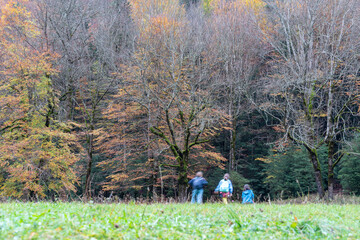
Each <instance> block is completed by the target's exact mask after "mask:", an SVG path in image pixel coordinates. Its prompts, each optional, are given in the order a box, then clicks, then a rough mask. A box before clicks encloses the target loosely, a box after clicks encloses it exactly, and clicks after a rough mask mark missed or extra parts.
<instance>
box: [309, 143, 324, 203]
mask: <svg viewBox="0 0 360 240" xmlns="http://www.w3.org/2000/svg"><path fill="white" fill-rule="evenodd" d="M308 151H309V155H310V159H311V163H312V165H313V167H314V174H315V182H316V187H317V192H318V194H319V197H320V198H323V197H324V195H325V192H324V185H323V182H322V176H321V167H320V162H319V158H318V155H317V152H316V150H309V149H308Z"/></svg>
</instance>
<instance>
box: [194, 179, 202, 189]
mask: <svg viewBox="0 0 360 240" xmlns="http://www.w3.org/2000/svg"><path fill="white" fill-rule="evenodd" d="M192 187H193V188H194V189H201V188H203V178H200V177H199V178H195V179H194V182H193V184H192Z"/></svg>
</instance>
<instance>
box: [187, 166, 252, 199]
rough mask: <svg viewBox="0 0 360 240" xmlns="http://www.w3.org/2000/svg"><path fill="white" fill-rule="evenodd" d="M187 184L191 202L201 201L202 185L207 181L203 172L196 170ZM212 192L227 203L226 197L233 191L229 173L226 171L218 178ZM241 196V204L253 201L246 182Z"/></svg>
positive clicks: (206, 183)
mask: <svg viewBox="0 0 360 240" xmlns="http://www.w3.org/2000/svg"><path fill="white" fill-rule="evenodd" d="M189 185H190V186H191V187H192V197H191V203H202V202H203V193H204V187H205V186H206V185H208V182H207V181H206V180H205V178H203V173H202V172H197V173H196V176H195V177H194V178H193V179H191V180H190V181H189ZM214 193H215V194H219V195H220V197H221V198H222V201H223V203H225V204H228V198H229V197H231V196H232V193H233V185H232V183H231V181H230V174H228V173H226V174H225V175H224V178H223V179H221V180H220V182H219V184H218V185H217V187H216V189H215V191H214ZM241 198H242V203H243V204H248V203H250V204H252V203H254V193H253V191H252V190H251V189H250V186H249V185H248V184H245V185H244V190H243V192H242V195H241Z"/></svg>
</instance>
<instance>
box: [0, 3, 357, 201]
mask: <svg viewBox="0 0 360 240" xmlns="http://www.w3.org/2000/svg"><path fill="white" fill-rule="evenodd" d="M0 6H1V13H0V14H1V15H0V17H1V18H0V197H1V198H2V199H20V200H41V199H44V200H57V199H61V200H79V199H84V200H90V199H105V198H107V199H135V198H137V199H141V198H142V199H147V200H149V201H166V200H169V199H177V200H179V201H184V200H185V199H186V197H187V194H188V193H189V192H190V189H189V186H188V184H187V183H188V181H189V180H190V179H191V178H192V177H193V176H194V174H195V172H196V171H199V170H201V171H203V172H204V176H205V177H206V179H207V180H208V181H209V186H208V188H207V189H206V190H205V199H206V198H208V199H210V198H211V194H212V192H213V190H214V189H215V187H216V185H217V183H218V181H219V180H220V179H221V178H222V176H223V174H224V173H226V172H229V173H230V175H231V180H232V182H233V184H234V188H235V194H234V197H235V199H239V195H241V191H242V186H243V184H245V183H248V184H250V185H251V187H252V188H253V190H254V192H255V194H256V198H257V199H258V200H260V201H262V200H266V199H268V198H289V197H297V196H303V195H306V194H311V193H317V194H318V196H319V197H320V198H323V197H328V198H330V199H331V198H333V197H334V194H360V184H359V183H360V134H358V132H359V130H360V128H359V126H360V124H359V120H360V34H359V33H360V2H359V1H358V0H280V1H275V0H203V1H201V0H128V1H127V0H61V1H59V0H0Z"/></svg>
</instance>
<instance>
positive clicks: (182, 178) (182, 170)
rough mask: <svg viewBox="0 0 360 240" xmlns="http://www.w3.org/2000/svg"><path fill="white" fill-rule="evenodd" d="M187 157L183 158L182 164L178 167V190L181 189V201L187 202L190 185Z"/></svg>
mask: <svg viewBox="0 0 360 240" xmlns="http://www.w3.org/2000/svg"><path fill="white" fill-rule="evenodd" d="M186 158H187V157H184V159H182V161H181V163H180V166H179V168H178V174H179V175H178V188H179V189H178V190H179V201H180V202H186V200H187V186H188V178H187V174H188V172H187V160H186Z"/></svg>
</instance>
